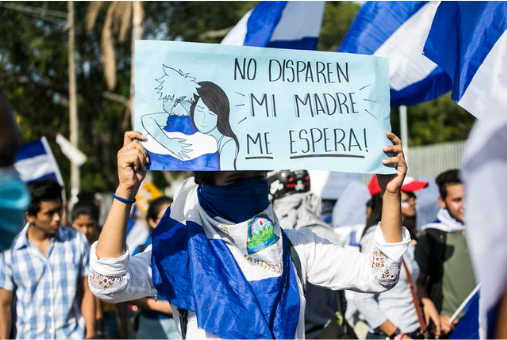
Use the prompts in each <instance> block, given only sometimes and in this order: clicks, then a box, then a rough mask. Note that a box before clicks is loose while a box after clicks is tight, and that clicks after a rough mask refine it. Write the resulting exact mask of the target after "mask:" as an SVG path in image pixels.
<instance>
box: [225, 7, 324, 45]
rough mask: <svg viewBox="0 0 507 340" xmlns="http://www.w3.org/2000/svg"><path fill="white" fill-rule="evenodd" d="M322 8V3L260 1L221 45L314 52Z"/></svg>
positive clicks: (320, 23) (322, 12)
mask: <svg viewBox="0 0 507 340" xmlns="http://www.w3.org/2000/svg"><path fill="white" fill-rule="evenodd" d="M324 6H325V1H262V2H260V3H259V4H258V5H257V6H255V7H254V8H253V9H252V10H251V11H249V12H248V13H247V14H245V16H244V17H243V18H242V19H241V20H240V21H239V22H238V24H237V25H236V26H234V28H233V29H232V30H231V31H230V32H229V34H227V36H226V37H225V38H224V39H223V40H222V44H225V45H244V46H257V47H278V48H290V49H299V50H315V49H316V47H317V42H318V39H319V35H320V27H321V25H322V16H323V14H324Z"/></svg>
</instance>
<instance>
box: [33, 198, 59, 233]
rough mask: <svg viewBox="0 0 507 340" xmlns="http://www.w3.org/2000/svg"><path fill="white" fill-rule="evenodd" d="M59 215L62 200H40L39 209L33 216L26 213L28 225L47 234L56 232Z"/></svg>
mask: <svg viewBox="0 0 507 340" xmlns="http://www.w3.org/2000/svg"><path fill="white" fill-rule="evenodd" d="M61 217H62V202H59V201H42V202H40V210H39V212H38V213H37V214H36V215H35V216H32V215H28V214H27V215H26V219H27V221H28V222H29V223H30V226H32V227H34V228H36V229H38V230H40V231H42V232H44V233H46V234H49V235H55V234H56V233H57V232H58V228H59V227H60V219H61Z"/></svg>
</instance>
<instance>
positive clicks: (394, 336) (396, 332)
mask: <svg viewBox="0 0 507 340" xmlns="http://www.w3.org/2000/svg"><path fill="white" fill-rule="evenodd" d="M401 338H403V334H402V333H401V330H400V329H399V328H396V329H395V330H394V332H393V334H391V335H390V336H389V339H395V340H400V339H401Z"/></svg>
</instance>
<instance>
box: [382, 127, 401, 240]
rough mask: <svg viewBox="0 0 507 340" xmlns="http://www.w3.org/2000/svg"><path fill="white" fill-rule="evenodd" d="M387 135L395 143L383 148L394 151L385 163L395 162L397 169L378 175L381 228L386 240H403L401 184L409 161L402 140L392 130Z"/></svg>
mask: <svg viewBox="0 0 507 340" xmlns="http://www.w3.org/2000/svg"><path fill="white" fill-rule="evenodd" d="M386 136H387V138H389V140H391V142H392V143H393V145H391V146H386V147H384V148H383V150H384V152H392V154H393V156H392V157H390V158H387V159H385V160H384V161H383V163H384V164H393V165H394V168H395V170H396V173H395V174H392V175H377V180H378V184H379V186H380V190H381V191H382V193H381V195H382V220H381V223H380V228H381V229H382V234H384V238H385V240H386V242H388V243H392V242H401V241H402V240H403V234H402V230H401V185H402V183H403V180H404V179H405V175H406V173H407V170H408V168H407V163H406V162H405V156H404V155H403V151H402V148H401V140H400V139H399V138H398V137H397V136H396V135H395V134H394V133H391V132H387V131H386Z"/></svg>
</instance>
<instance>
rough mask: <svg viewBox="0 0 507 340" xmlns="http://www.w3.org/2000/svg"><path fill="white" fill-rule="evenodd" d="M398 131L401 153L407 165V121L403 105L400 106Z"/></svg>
mask: <svg viewBox="0 0 507 340" xmlns="http://www.w3.org/2000/svg"><path fill="white" fill-rule="evenodd" d="M400 131H401V136H400V137H401V142H402V143H403V144H402V146H403V153H404V154H405V161H406V162H407V164H408V119H407V107H406V106H405V105H402V106H400Z"/></svg>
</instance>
